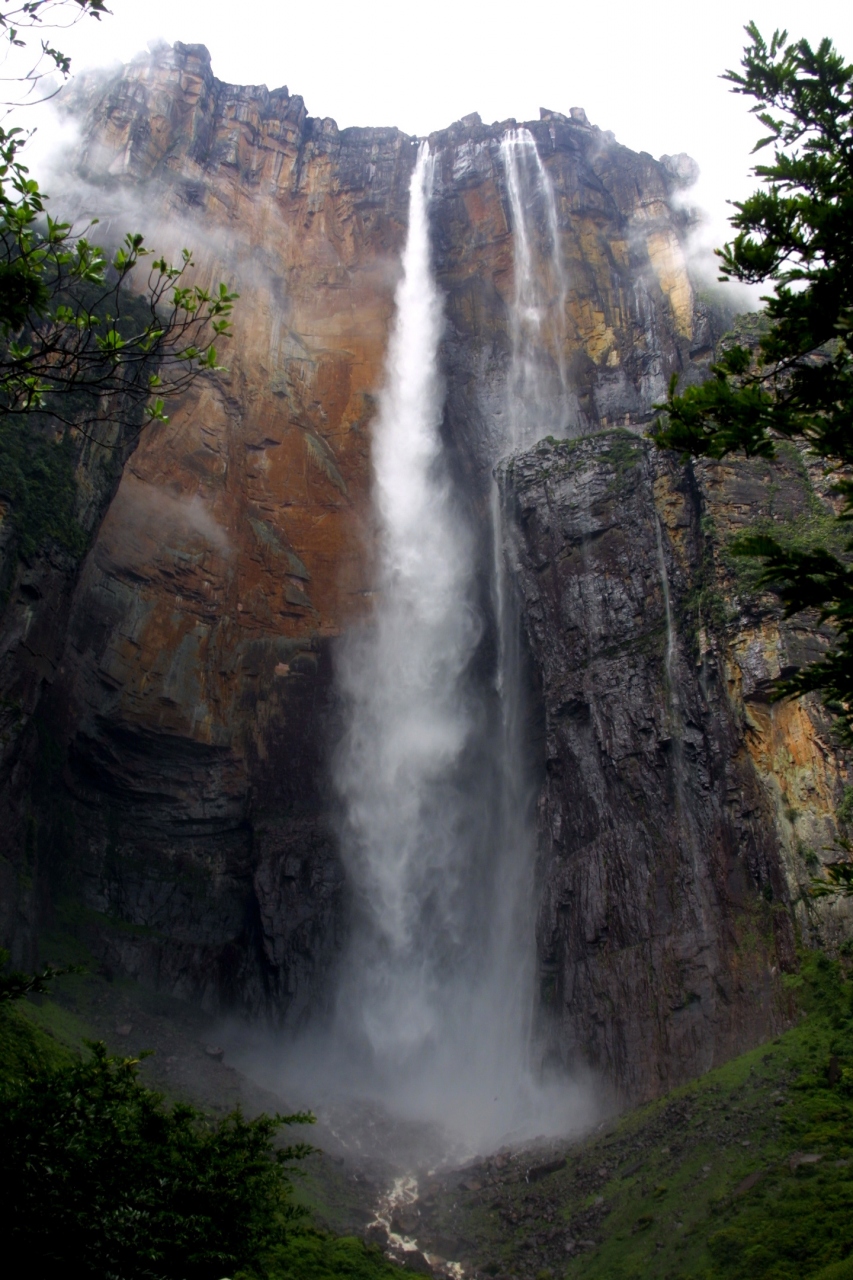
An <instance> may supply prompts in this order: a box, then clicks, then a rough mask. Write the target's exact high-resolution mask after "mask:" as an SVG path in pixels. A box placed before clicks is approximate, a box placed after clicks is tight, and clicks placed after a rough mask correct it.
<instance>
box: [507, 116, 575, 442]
mask: <svg viewBox="0 0 853 1280" xmlns="http://www.w3.org/2000/svg"><path fill="white" fill-rule="evenodd" d="M501 159H502V161H503V167H504V173H505V176H506V188H507V196H508V199H509V206H510V214H511V218H512V232H513V245H514V288H513V298H512V303H511V306H510V311H509V317H510V338H511V341H512V359H511V363H510V370H509V377H508V382H507V417H508V428H507V431H506V433H505V440H504V445H505V452H506V453H514V452H515V451H516V450H518V449H522V448H525V447H526V446H528V445H531V444H535V442H536V441H537V440H541V439H542V438H543V437H544V436H547V435H555V436H558V437H559V436H566V435H568V434H570V433H574V432H575V431H576V429H577V424H578V420H579V414H578V406H577V399H576V397H574V396H573V395H572V394H571V392H570V389H569V385H568V377H567V371H566V359H565V337H566V297H567V293H568V284H567V280H566V271H565V265H564V262H563V254H562V250H561V246H560V230H559V221H558V217H557V203H556V199H555V196H554V188H553V186H552V184H551V180H550V178H549V177H548V174H547V173H546V171H545V166H544V165H543V163H542V158H541V156H540V155H539V150H538V148H537V146H536V139H535V138H534V137H533V134H532V133H531V132H530V130H529V129H524V128H522V129H512V130H510V131H509V132H507V133H506V134H504V137H503V139H502V141H501Z"/></svg>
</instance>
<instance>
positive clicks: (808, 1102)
mask: <svg viewBox="0 0 853 1280" xmlns="http://www.w3.org/2000/svg"><path fill="white" fill-rule="evenodd" d="M805 974H806V978H805V980H804V981H803V982H802V986H801V989H800V990H799V991H798V992H795V993H792V994H795V995H796V996H797V997H798V998H799V999H800V1002H801V1003H802V1005H803V1006H804V1007H805V1009H806V1010H807V1011H808V1013H807V1016H806V1017H804V1018H803V1020H802V1021H801V1022H800V1024H799V1025H798V1026H796V1027H795V1028H794V1029H793V1030H792V1031H790V1032H788V1033H787V1034H786V1035H784V1036H781V1037H780V1038H779V1039H778V1040H776V1041H775V1042H774V1043H773V1044H770V1045H767V1046H764V1047H763V1048H761V1049H757V1050H755V1051H753V1052H752V1053H749V1054H746V1055H744V1056H743V1057H741V1058H738V1059H736V1060H735V1061H733V1062H731V1063H728V1064H727V1065H726V1066H724V1067H721V1068H719V1069H718V1070H715V1071H712V1072H710V1073H709V1074H708V1075H707V1076H705V1077H703V1078H702V1079H701V1080H700V1081H697V1082H696V1083H694V1084H692V1085H690V1086H688V1087H686V1088H682V1089H680V1090H677V1091H675V1092H674V1093H672V1094H670V1095H668V1096H667V1097H666V1098H664V1099H662V1100H661V1101H659V1102H656V1103H654V1104H651V1105H650V1106H647V1107H644V1108H642V1109H640V1110H638V1111H635V1112H633V1113H631V1114H630V1115H628V1116H626V1117H624V1118H623V1119H622V1120H621V1121H619V1122H618V1123H616V1124H615V1125H614V1126H612V1128H611V1129H610V1130H609V1132H607V1133H606V1134H604V1135H603V1136H602V1137H600V1138H598V1139H596V1140H594V1141H591V1142H588V1143H586V1144H584V1145H583V1146H581V1147H580V1148H577V1147H576V1148H573V1149H572V1150H570V1151H569V1152H568V1160H567V1163H566V1166H565V1167H564V1168H563V1169H560V1170H558V1171H557V1172H554V1173H551V1174H548V1175H547V1176H544V1177H542V1178H541V1179H540V1180H539V1181H535V1182H532V1183H527V1182H525V1180H524V1174H525V1168H524V1165H523V1164H520V1163H519V1162H518V1161H517V1160H511V1161H510V1162H509V1164H508V1165H506V1166H505V1167H504V1168H502V1169H497V1168H496V1167H495V1165H494V1162H492V1163H491V1164H487V1165H484V1166H482V1167H481V1168H480V1169H478V1170H475V1171H473V1172H472V1171H468V1173H467V1174H466V1176H465V1178H463V1179H462V1181H461V1182H460V1179H459V1178H458V1176H457V1178H456V1179H455V1180H454V1182H453V1183H452V1185H445V1187H444V1188H442V1189H441V1190H438V1191H437V1194H436V1193H435V1192H434V1193H433V1197H432V1203H431V1205H430V1197H428V1198H427V1205H428V1206H430V1207H429V1208H428V1211H427V1223H428V1225H429V1228H430V1229H431V1231H432V1234H433V1235H434V1237H436V1238H441V1237H443V1238H445V1239H450V1240H454V1241H458V1242H459V1245H460V1252H462V1253H464V1255H465V1256H467V1258H468V1259H469V1260H470V1262H471V1263H473V1264H474V1266H475V1267H476V1268H477V1270H478V1271H480V1272H482V1273H483V1274H488V1275H494V1276H499V1275H513V1276H515V1275H518V1276H524V1277H541V1280H546V1277H548V1278H550V1277H552V1276H553V1277H558V1278H559V1280H563V1277H568V1278H569V1280H575V1278H577V1280H640V1278H641V1277H642V1280H650V1278H658V1277H659V1278H660V1280H668V1278H670V1277H672V1278H675V1277H677V1278H678V1280H688V1278H691V1280H700V1277H701V1278H702V1280H705V1278H706V1277H714V1280H740V1277H753V1276H755V1277H765V1278H766V1280H771V1278H772V1280H807V1278H808V1277H821V1280H842V1278H843V1277H848V1278H849V1280H853V982H851V981H847V980H845V979H844V977H843V974H840V973H839V971H838V970H837V968H836V967H835V966H831V965H829V964H828V963H827V962H826V961H824V960H823V959H822V958H818V959H814V958H813V959H811V960H809V961H808V962H807V963H806V966H805ZM796 981H801V980H796ZM798 1153H799V1154H808V1155H816V1156H820V1157H821V1158H820V1160H819V1161H816V1162H807V1163H797V1159H796V1157H797V1154H798ZM792 1157H795V1158H794V1159H793V1160H792ZM466 1181H467V1182H468V1183H469V1184H471V1186H473V1187H474V1189H473V1190H472V1189H467V1188H466V1187H465V1186H463V1185H462V1182H466ZM477 1182H480V1183H481V1185H480V1187H479V1188H478V1187H477V1186H476V1184H477ZM456 1256H459V1255H458V1253H457V1255H456ZM845 1260H847V1261H845ZM826 1268H830V1269H829V1270H826Z"/></svg>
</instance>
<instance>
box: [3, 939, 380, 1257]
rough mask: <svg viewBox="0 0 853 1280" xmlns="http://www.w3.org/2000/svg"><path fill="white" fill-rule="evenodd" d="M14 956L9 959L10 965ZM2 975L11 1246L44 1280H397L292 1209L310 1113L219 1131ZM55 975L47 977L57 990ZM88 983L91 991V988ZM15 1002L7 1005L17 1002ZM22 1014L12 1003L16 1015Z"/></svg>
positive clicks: (365, 1249)
mask: <svg viewBox="0 0 853 1280" xmlns="http://www.w3.org/2000/svg"><path fill="white" fill-rule="evenodd" d="M4 958H7V957H4ZM22 977H23V975H6V976H5V977H3V976H0V1145H2V1149H3V1167H4V1171H5V1174H6V1178H7V1183H8V1190H7V1192H6V1195H5V1197H4V1215H5V1216H4V1230H5V1239H6V1243H7V1247H8V1248H9V1249H10V1251H13V1252H14V1253H15V1254H16V1255H17V1256H19V1257H24V1258H26V1259H27V1265H28V1268H29V1269H31V1270H32V1271H33V1272H34V1274H39V1275H41V1274H45V1275H46V1274H48V1273H49V1272H52V1271H54V1270H56V1271H62V1270H73V1271H74V1272H75V1273H76V1272H79V1271H83V1272H85V1274H86V1275H88V1276H92V1277H101V1278H102V1280H108V1278H113V1280H114V1278H115V1277H119V1276H120V1277H121V1280H133V1278H134V1277H139V1280H193V1278H195V1280H221V1277H222V1276H223V1275H233V1276H235V1277H239V1280H332V1277H335V1278H339V1277H340V1278H342V1280H343V1278H346V1280H395V1277H398V1276H401V1275H402V1274H403V1273H402V1272H401V1271H400V1269H399V1268H397V1267H395V1266H393V1265H392V1264H391V1263H389V1262H387V1261H386V1260H385V1259H384V1258H383V1257H382V1255H381V1253H380V1252H379V1251H378V1250H377V1249H376V1248H373V1247H371V1246H369V1245H367V1244H365V1243H364V1242H363V1241H362V1240H358V1239H355V1238H352V1237H349V1238H346V1237H344V1238H340V1237H335V1236H333V1235H330V1234H329V1233H327V1232H323V1231H320V1230H317V1229H315V1228H313V1227H312V1226H311V1225H310V1224H309V1223H308V1222H307V1220H306V1218H305V1211H304V1210H303V1209H301V1208H300V1207H299V1206H298V1205H297V1204H296V1203H295V1201H294V1200H293V1198H292V1190H293V1188H292V1185H291V1176H290V1175H291V1170H292V1168H293V1161H295V1160H301V1159H302V1158H304V1157H305V1156H307V1155H308V1154H310V1151H311V1149H310V1148H309V1147H306V1146H305V1145H304V1144H296V1145H294V1146H291V1147H281V1146H280V1145H279V1144H278V1143H277V1142H276V1140H275V1138H276V1133H277V1131H278V1130H279V1129H280V1127H281V1126H282V1124H285V1125H286V1124H289V1123H291V1122H296V1123H299V1122H303V1121H304V1120H305V1117H302V1116H288V1117H282V1116H267V1115H260V1116H258V1117H256V1118H255V1119H251V1120H247V1119H245V1118H244V1117H243V1116H242V1115H241V1114H240V1112H239V1111H234V1112H232V1113H231V1114H229V1115H226V1116H224V1117H221V1118H216V1119H213V1118H211V1117H210V1116H208V1115H206V1114H204V1113H203V1112H201V1111H200V1110H198V1109H197V1108H195V1107H192V1106H189V1105H187V1104H186V1103H182V1102H178V1103H174V1104H172V1105H169V1104H168V1103H167V1102H166V1101H165V1100H164V1098H163V1097H162V1095H160V1094H159V1093H156V1092H155V1091H154V1090H152V1089H149V1088H146V1087H145V1085H144V1084H143V1083H142V1082H141V1081H140V1079H139V1075H138V1069H139V1063H138V1060H137V1059H134V1058H128V1057H114V1056H110V1055H109V1054H108V1053H107V1051H106V1049H105V1048H104V1046H103V1045H100V1044H95V1043H92V1044H90V1045H89V1048H88V1050H87V1052H86V1053H85V1055H81V1054H80V1053H79V1052H78V1051H77V1050H76V1049H75V1048H73V1047H72V1045H71V1043H70V1042H74V1041H76V1040H77V1039H79V1033H80V1029H81V1026H82V1023H80V1021H79V1019H75V1018H74V1016H73V1015H70V1014H68V1013H67V1011H66V1010H65V1009H63V1008H62V1007H61V1006H59V1005H55V1004H53V1003H52V1002H50V1001H47V1002H44V1003H42V1004H41V1005H40V1006H39V1007H36V1006H33V1005H31V1004H28V1003H27V1002H26V1001H25V1000H23V999H21V998H19V997H21V996H23V995H25V994H26V991H25V989H24V988H25V987H27V986H28V987H29V988H30V989H33V990H35V991H37V992H38V991H43V990H44V981H40V980H36V982H35V983H33V982H29V984H27V983H23V984H22V983H21V981H20V979H21V978H22ZM49 978H50V974H49V972H47V979H48V980H49ZM83 981H84V982H85V979H84V980H83ZM6 995H10V998H5V996H6ZM13 1001H14V1003H13Z"/></svg>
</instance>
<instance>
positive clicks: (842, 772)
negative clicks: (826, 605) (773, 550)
mask: <svg viewBox="0 0 853 1280" xmlns="http://www.w3.org/2000/svg"><path fill="white" fill-rule="evenodd" d="M792 455H793V456H792ZM501 480H502V486H503V490H504V495H505V502H506V504H507V506H508V509H509V511H510V512H511V515H512V523H511V531H512V534H513V536H512V537H511V538H510V555H511V557H512V559H513V561H514V566H515V570H516V578H517V582H518V584H519V590H520V592H521V598H522V608H523V616H524V618H525V623H526V631H527V635H528V639H529V643H530V648H531V652H532V655H533V659H534V663H535V667H536V670H537V673H538V675H539V679H540V682H541V690H542V702H543V705H544V714H545V723H546V729H545V740H546V776H545V781H544V784H543V788H542V792H541V797H540V849H541V852H542V858H543V869H542V899H541V906H540V912H539V921H538V942H539V956H540V964H541V983H542V1002H543V1010H544V1013H545V1016H544V1019H543V1023H544V1026H543V1035H544V1036H545V1037H546V1039H547V1040H549V1041H550V1044H551V1047H552V1052H553V1053H554V1054H555V1055H556V1056H557V1057H559V1058H561V1059H563V1060H566V1059H568V1060H569V1061H571V1059H572V1058H573V1057H578V1058H581V1059H584V1060H589V1059H590V1058H591V1060H592V1061H593V1062H594V1063H595V1064H596V1065H597V1066H598V1067H600V1068H602V1069H604V1071H605V1072H606V1073H607V1075H608V1076H609V1077H610V1078H611V1079H612V1080H614V1081H616V1082H618V1086H619V1088H620V1090H621V1091H622V1094H623V1096H625V1097H628V1098H631V1099H637V1098H642V1097H648V1096H652V1095H654V1094H655V1093H658V1092H660V1091H661V1090H663V1089H665V1088H668V1087H670V1086H671V1085H673V1084H674V1083H677V1082H678V1081H681V1080H684V1079H686V1078H689V1077H691V1076H695V1075H698V1074H701V1073H702V1072H703V1071H705V1070H707V1069H708V1068H710V1067H711V1066H714V1065H716V1064H718V1063H719V1062H722V1061H725V1060H726V1059H727V1058H728V1057H730V1056H732V1055H733V1054H735V1053H737V1052H739V1051H741V1050H742V1049H744V1048H746V1047H748V1046H751V1045H753V1044H755V1043H756V1042H757V1041H760V1040H761V1039H762V1038H765V1037H767V1036H770V1035H772V1034H773V1033H774V1032H775V1031H776V1030H777V1029H778V1028H779V1026H780V1025H781V1024H782V1022H783V1021H784V1018H785V1009H784V1005H783V1003H782V1002H781V1001H780V998H779V995H780V992H779V986H778V983H777V981H776V979H777V976H778V974H779V972H780V971H784V970H786V969H790V968H791V967H792V966H793V965H794V963H795V944H796V938H795V930H794V927H793V920H792V913H791V906H792V904H796V913H797V915H798V917H799V921H800V927H801V929H802V931H803V933H807V931H812V930H813V928H814V923H815V922H814V919H813V908H812V909H810V908H809V906H808V903H809V899H808V897H807V893H806V885H807V881H808V875H809V869H808V868H807V867H806V866H805V865H804V862H803V856H802V848H803V846H802V845H801V846H800V860H799V866H796V865H795V862H796V859H795V858H792V856H791V854H790V850H791V843H792V842H791V837H790V833H789V831H788V827H790V826H792V825H793V824H800V827H801V837H802V832H803V831H804V830H805V828H808V829H809V831H810V832H811V833H812V839H813V847H814V848H817V847H821V848H825V847H826V846H827V845H830V844H831V842H832V840H833V839H835V840H836V841H837V838H838V827H837V822H836V819H835V808H836V806H837V805H838V803H839V801H840V800H841V797H842V794H843V784H844V782H845V780H846V777H847V771H846V764H845V760H844V757H843V755H842V753H841V752H840V750H839V749H838V747H837V746H833V745H832V743H831V741H830V739H829V735H828V726H827V724H826V720H825V714H824V713H823V712H822V710H821V708H820V707H819V706H818V705H816V704H814V703H813V702H811V701H807V702H805V703H802V702H798V703H794V704H784V703H783V704H771V702H770V700H769V697H770V691H771V682H772V679H773V678H774V677H775V676H777V675H778V674H779V673H780V670H782V671H783V670H785V669H786V668H792V667H794V666H796V665H798V664H799V663H801V662H802V661H803V660H804V658H805V657H806V656H808V653H809V651H810V652H811V653H812V654H814V653H815V652H816V649H817V647H818V646H819V644H820V643H821V638H820V636H819V634H818V633H816V632H815V631H814V629H813V628H812V629H808V628H806V627H802V628H801V629H799V630H795V629H794V628H793V627H792V626H791V625H790V624H783V623H782V622H781V620H780V617H779V611H778V609H776V608H774V607H773V604H772V601H769V600H767V599H762V598H761V597H758V596H756V594H755V591H754V589H753V590H751V589H750V588H749V585H748V583H745V582H744V581H743V578H744V575H748V568H746V567H745V566H743V564H742V562H741V565H740V566H739V567H738V565H737V562H736V561H734V560H733V559H732V558H731V557H727V554H726V545H727V542H728V541H729V539H730V537H731V535H732V534H733V533H734V532H737V531H740V530H742V528H743V526H744V525H745V524H746V523H754V522H755V521H756V520H761V519H762V518H771V519H775V520H776V521H777V522H778V521H782V520H786V521H788V522H796V521H801V520H802V519H803V518H806V519H807V518H810V514H811V508H812V505H813V504H814V503H818V504H820V501H821V500H820V498H819V497H818V496H817V495H815V494H814V492H813V490H812V487H811V484H810V482H809V478H808V476H807V475H806V474H805V468H804V466H803V463H802V460H801V459H800V457H799V455H798V454H797V452H796V450H792V451H791V453H790V454H785V455H781V456H780V458H779V459H778V460H777V461H776V462H773V463H764V462H763V463H758V464H755V463H732V464H727V465H725V466H721V465H719V464H703V465H702V466H701V467H697V468H695V469H694V468H691V467H686V466H684V465H682V464H680V463H679V462H678V461H677V460H676V459H674V458H673V457H672V456H670V455H667V454H663V453H661V452H659V451H657V450H656V449H655V448H654V446H653V445H651V444H650V443H648V442H647V441H645V440H643V439H641V438H638V437H637V436H636V435H634V434H632V433H630V432H628V431H624V430H620V431H615V432H614V431H607V432H604V433H602V434H599V435H597V436H595V437H592V438H589V439H582V440H575V441H566V442H562V443H556V442H555V443H553V444H549V443H543V444H541V445H539V446H538V447H537V448H536V449H535V450H534V451H531V452H529V453H527V454H524V455H521V456H519V457H517V458H515V459H512V460H510V461H509V462H508V463H507V464H506V465H505V466H504V467H503V469H502V472H501ZM777 528H778V525H777ZM738 574H740V580H739V579H738V577H737V575H738ZM780 757H781V758H780ZM807 793H808V794H807ZM781 797H784V805H785V806H787V807H786V808H785V816H784V817H783V816H782V815H781V809H782V807H783V804H782V801H781V799H780V798H781ZM800 805H801V806H802V808H799V806H800ZM815 833H819V834H815ZM809 847H810V848H812V846H809ZM785 849H787V850H788V851H789V852H788V857H787V858H786V857H785V856H784V852H783V851H784V850H785ZM814 856H815V861H816V855H814ZM821 856H822V857H829V856H831V855H830V854H829V853H826V852H825V853H823V854H822V855H821ZM836 910H837V909H836ZM829 927H830V931H831V929H832V927H833V926H832V925H830V926H829ZM848 927H849V925H848Z"/></svg>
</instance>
